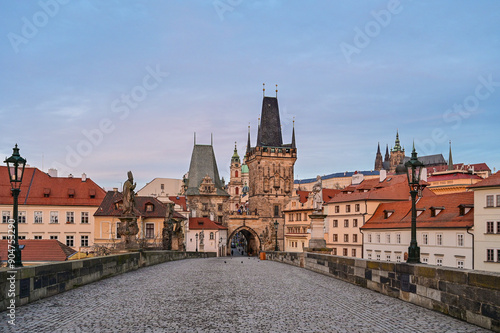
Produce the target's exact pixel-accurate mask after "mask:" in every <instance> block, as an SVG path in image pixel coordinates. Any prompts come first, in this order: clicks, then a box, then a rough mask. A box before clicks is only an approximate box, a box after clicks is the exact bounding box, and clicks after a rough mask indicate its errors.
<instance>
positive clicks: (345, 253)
mask: <svg viewBox="0 0 500 333" xmlns="http://www.w3.org/2000/svg"><path fill="white" fill-rule="evenodd" d="M347 251H348V249H345V248H344V249H342V255H343V256H344V257H347Z"/></svg>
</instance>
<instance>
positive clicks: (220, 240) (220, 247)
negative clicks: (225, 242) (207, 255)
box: [219, 237, 223, 257]
mask: <svg viewBox="0 0 500 333" xmlns="http://www.w3.org/2000/svg"><path fill="white" fill-rule="evenodd" d="M222 250H223V248H222V237H221V238H220V239H219V257H222V252H223V251H222Z"/></svg>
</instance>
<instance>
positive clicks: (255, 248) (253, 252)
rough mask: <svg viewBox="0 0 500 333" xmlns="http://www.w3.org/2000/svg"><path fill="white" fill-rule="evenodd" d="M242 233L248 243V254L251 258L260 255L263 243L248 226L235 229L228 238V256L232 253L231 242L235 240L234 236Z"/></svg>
mask: <svg viewBox="0 0 500 333" xmlns="http://www.w3.org/2000/svg"><path fill="white" fill-rule="evenodd" d="M238 232H240V233H241V234H243V236H244V237H245V239H246V241H247V244H248V245H247V252H248V255H249V256H257V255H259V252H260V251H261V249H262V248H261V241H260V238H259V235H257V233H256V232H255V230H253V229H252V228H249V227H247V226H241V227H239V228H237V229H235V230H234V231H233V232H232V233H231V234H230V235H229V237H228V246H227V249H228V255H229V254H230V252H231V241H232V239H233V238H234V236H235V235H236V234H237V233H238Z"/></svg>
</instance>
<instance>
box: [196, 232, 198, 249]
mask: <svg viewBox="0 0 500 333" xmlns="http://www.w3.org/2000/svg"><path fill="white" fill-rule="evenodd" d="M195 237H196V252H198V234H196V235H195Z"/></svg>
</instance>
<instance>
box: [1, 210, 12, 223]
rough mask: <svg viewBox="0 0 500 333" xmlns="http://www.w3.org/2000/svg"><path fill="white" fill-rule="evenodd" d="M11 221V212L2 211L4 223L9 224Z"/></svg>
mask: <svg viewBox="0 0 500 333" xmlns="http://www.w3.org/2000/svg"><path fill="white" fill-rule="evenodd" d="M9 220H10V211H6V210H4V211H2V223H9Z"/></svg>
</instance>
